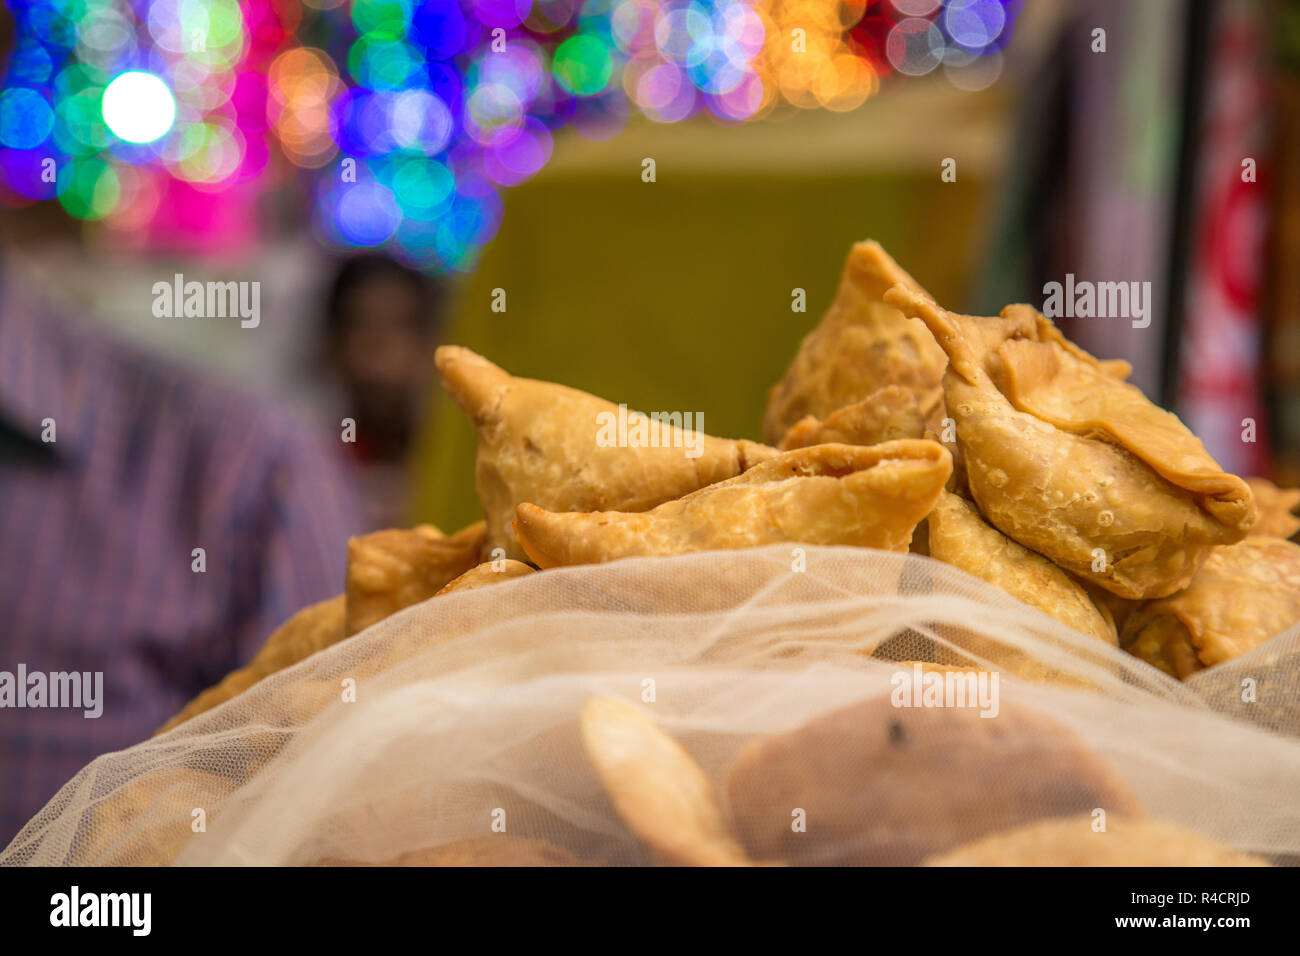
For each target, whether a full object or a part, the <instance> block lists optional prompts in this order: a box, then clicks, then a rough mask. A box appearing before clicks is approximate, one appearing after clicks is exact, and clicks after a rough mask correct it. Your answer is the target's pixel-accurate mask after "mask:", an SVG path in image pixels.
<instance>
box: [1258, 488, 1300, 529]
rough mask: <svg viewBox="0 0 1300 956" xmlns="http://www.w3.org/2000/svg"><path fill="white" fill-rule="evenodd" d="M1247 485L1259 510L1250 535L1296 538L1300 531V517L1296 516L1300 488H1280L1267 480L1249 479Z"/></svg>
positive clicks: (1299, 502)
mask: <svg viewBox="0 0 1300 956" xmlns="http://www.w3.org/2000/svg"><path fill="white" fill-rule="evenodd" d="M1246 484H1248V485H1250V490H1251V493H1252V494H1254V496H1255V507H1256V508H1257V509H1258V510H1259V517H1258V518H1257V519H1256V521H1255V525H1254V527H1252V528H1251V529H1250V533H1251V534H1252V535H1262V536H1264V537H1267V538H1292V537H1295V533H1296V532H1297V531H1300V517H1297V516H1296V514H1295V511H1296V509H1297V508H1300V488H1279V487H1278V486H1277V485H1275V484H1273V482H1271V481H1269V480H1268V479H1267V478H1247V479H1246Z"/></svg>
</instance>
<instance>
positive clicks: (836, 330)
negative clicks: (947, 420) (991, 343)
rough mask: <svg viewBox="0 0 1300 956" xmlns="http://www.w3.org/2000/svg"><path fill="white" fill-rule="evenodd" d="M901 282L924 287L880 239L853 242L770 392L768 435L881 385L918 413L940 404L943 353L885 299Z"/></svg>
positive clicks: (775, 437)
mask: <svg viewBox="0 0 1300 956" xmlns="http://www.w3.org/2000/svg"><path fill="white" fill-rule="evenodd" d="M899 283H902V284H903V285H905V286H907V287H908V288H910V289H913V290H915V291H916V292H918V293H923V292H924V290H923V289H922V288H921V286H920V285H919V284H918V283H917V282H916V280H915V279H913V278H912V277H911V276H910V275H908V274H907V273H906V272H904V271H903V270H902V269H901V268H900V267H899V265H898V263H896V262H895V261H894V260H893V259H891V258H890V257H889V254H888V253H887V252H885V250H884V249H882V248H881V247H880V244H879V243H877V242H874V241H870V240H868V241H866V242H859V243H855V244H854V246H853V248H852V249H850V250H849V256H848V259H847V261H846V262H845V263H844V275H843V277H842V278H841V279H840V287H839V292H838V293H837V295H836V297H835V301H834V303H832V304H831V307H830V309H829V310H827V312H826V314H825V315H824V316H823V317H822V320H821V322H820V323H818V325H817V327H816V328H815V329H813V330H812V331H811V332H810V333H808V336H807V338H805V339H804V340H803V342H802V343H801V344H800V346H799V351H798V352H797V353H796V354H795V357H794V360H793V361H792V362H791V363H790V368H789V371H787V372H786V374H785V378H784V379H782V380H781V381H780V382H779V383H777V384H776V385H775V386H774V387H773V388H772V392H771V395H770V396H769V397H768V402H767V413H766V415H765V417H764V419H763V435H764V437H765V438H766V440H767V441H769V442H777V441H780V440H781V437H782V436H783V435H785V434H786V433H787V432H788V431H789V430H790V429H791V428H792V427H793V426H794V425H795V424H796V423H798V422H799V421H800V420H801V419H803V418H804V417H806V416H808V415H812V416H814V417H815V418H819V419H825V418H827V417H829V416H830V415H831V414H832V413H833V412H836V411H838V410H839V409H841V408H844V407H845V406H846V405H853V404H855V403H857V402H860V401H862V400H864V399H866V398H867V397H869V396H870V395H872V393H874V392H876V391H877V390H878V389H880V388H883V387H884V386H886V385H897V386H899V387H901V388H904V389H906V390H907V391H908V392H910V393H911V394H912V395H913V397H914V398H915V400H916V406H917V408H918V409H919V411H920V414H921V416H922V418H923V419H928V418H930V417H931V416H932V415H934V414H935V413H936V412H937V411H938V410H939V409H940V406H941V404H942V402H943V388H942V386H941V382H942V380H943V370H944V366H945V365H947V358H946V357H945V356H944V353H943V349H941V348H939V346H938V345H937V344H936V343H935V341H934V337H933V336H932V335H931V334H930V333H929V332H928V331H927V330H926V329H925V327H924V326H923V325H922V324H921V323H920V322H918V321H916V320H915V319H912V318H907V317H905V316H904V315H903V314H902V313H901V312H900V311H899V310H898V308H897V307H895V306H893V305H890V304H888V303H886V302H885V301H884V295H885V292H886V290H888V289H889V288H890V287H892V286H894V285H896V284H899ZM939 417H942V416H939Z"/></svg>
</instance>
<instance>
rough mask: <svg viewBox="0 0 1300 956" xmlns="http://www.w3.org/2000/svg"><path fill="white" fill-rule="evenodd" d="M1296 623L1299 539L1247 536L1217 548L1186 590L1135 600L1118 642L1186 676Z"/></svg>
mask: <svg viewBox="0 0 1300 956" xmlns="http://www.w3.org/2000/svg"><path fill="white" fill-rule="evenodd" d="M1298 623H1300V545H1296V544H1293V543H1292V542H1290V541H1286V540H1283V539H1282V538H1261V537H1254V536H1252V537H1249V538H1247V539H1246V540H1245V541H1243V542H1241V543H1240V544H1234V545H1229V546H1226V547H1222V548H1214V549H1213V550H1212V551H1211V552H1210V556H1209V557H1208V558H1207V559H1206V561H1205V564H1203V565H1202V566H1201V569H1200V570H1199V571H1197V572H1196V576H1195V577H1194V578H1192V583H1191V584H1190V585H1188V587H1187V589H1186V590H1185V591H1180V592H1178V593H1177V594H1173V595H1170V596H1169V597H1167V598H1162V599H1160V600H1158V601H1148V602H1146V603H1145V604H1143V605H1142V606H1141V607H1140V608H1138V610H1137V611H1135V612H1134V613H1133V614H1132V615H1131V616H1130V617H1129V619H1128V620H1127V621H1126V622H1125V624H1124V631H1123V634H1122V640H1121V643H1122V645H1123V646H1124V648H1125V649H1126V650H1128V651H1129V652H1130V653H1132V654H1134V655H1136V656H1137V657H1140V658H1142V659H1143V660H1144V661H1146V662H1147V663H1149V664H1152V665H1154V666H1155V667H1158V668H1160V669H1161V670H1162V671H1164V672H1165V673H1167V674H1172V675H1173V676H1174V677H1177V678H1180V679H1183V680H1185V679H1187V678H1188V677H1190V676H1191V675H1192V674H1194V673H1196V672H1197V671H1199V670H1201V669H1202V668H1205V667H1213V666H1214V665H1215V664H1222V663H1223V662H1224V661H1228V660H1231V659H1232V658H1234V657H1239V656H1241V655H1242V654H1245V653H1246V652H1247V651H1251V650H1254V649H1255V648H1256V647H1258V646H1259V645H1260V644H1263V643H1264V642H1265V641H1268V640H1269V639H1271V638H1273V637H1274V636H1276V635H1278V634H1280V633H1282V632H1283V631H1285V630H1287V629H1288V628H1289V627H1291V626H1292V625H1294V624H1298Z"/></svg>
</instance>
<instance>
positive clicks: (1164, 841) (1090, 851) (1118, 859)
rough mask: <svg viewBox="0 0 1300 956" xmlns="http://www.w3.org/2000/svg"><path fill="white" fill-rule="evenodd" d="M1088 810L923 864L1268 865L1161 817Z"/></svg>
mask: <svg viewBox="0 0 1300 956" xmlns="http://www.w3.org/2000/svg"><path fill="white" fill-rule="evenodd" d="M1094 822H1095V821H1094V819H1093V817H1092V815H1091V814H1084V815H1081V816H1075V817H1064V818H1062V819H1058V820H1041V821H1039V822H1036V823H1030V824H1027V825H1026V826H1021V827H1016V828H1015V829H1012V830H1005V831H1003V832H1001V833H995V834H993V835H992V836H987V837H983V838H982V839H979V840H975V841H974V842H972V843H967V844H965V845H964V846H959V847H957V848H956V849H955V850H951V851H949V852H948V853H944V854H941V855H939V856H935V857H931V858H930V859H928V860H926V861H925V865H926V866H1268V865H1269V864H1268V862H1267V861H1266V860H1262V859H1260V858H1259V857H1257V856H1252V855H1250V854H1249V853H1240V852H1238V851H1237V850H1234V849H1232V847H1230V846H1225V845H1224V844H1222V843H1220V842H1218V841H1217V840H1212V839H1210V838H1209V837H1206V836H1202V835H1201V834H1199V833H1197V832H1196V831H1194V830H1186V829H1184V828H1182V827H1179V826H1175V825H1174V824H1172V823H1165V822H1164V821H1162V820H1150V819H1140V820H1127V819H1124V818H1123V817H1116V816H1108V817H1107V819H1106V829H1105V830H1103V831H1100V832H1097V831H1094V830H1093V824H1094Z"/></svg>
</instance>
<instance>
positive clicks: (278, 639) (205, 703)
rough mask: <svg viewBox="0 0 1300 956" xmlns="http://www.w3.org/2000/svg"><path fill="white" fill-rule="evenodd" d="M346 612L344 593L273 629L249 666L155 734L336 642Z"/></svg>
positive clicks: (214, 688)
mask: <svg viewBox="0 0 1300 956" xmlns="http://www.w3.org/2000/svg"><path fill="white" fill-rule="evenodd" d="M344 614H345V601H344V597H343V595H342V594H340V595H337V596H336V597H332V598H330V599H329V600H328V601H321V602H320V603H318V604H312V605H310V606H309V607H305V608H303V609H302V610H301V611H299V612H298V613H297V614H295V615H294V616H293V617H291V618H289V620H287V621H285V622H284V623H283V624H281V625H280V626H279V627H278V628H276V629H275V631H274V632H272V634H271V636H270V637H268V638H267V639H266V642H265V643H264V644H263V645H262V647H261V648H260V649H259V650H258V652H257V653H256V654H255V655H253V659H252V660H251V661H249V662H248V664H247V666H245V667H241V668H240V669H239V670H236V671H231V672H230V673H229V674H227V675H226V676H225V677H224V678H223V679H222V680H221V682H220V683H219V684H216V685H214V686H212V687H209V688H208V689H207V690H205V691H204V692H203V693H201V694H199V695H198V696H197V697H195V698H194V699H193V700H192V701H190V702H189V703H188V704H186V705H185V707H184V709H182V710H181V712H180V713H179V714H177V715H176V716H175V717H173V718H172V719H171V720H169V721H167V723H165V724H163V725H162V726H161V727H160V728H158V730H157V731H155V733H154V736H157V735H158V734H163V733H166V732H167V731H169V730H171V729H172V728H173V727H176V726H178V725H180V724H183V723H185V721H187V720H189V719H190V718H191V717H196V716H198V715H199V714H201V713H203V712H204V711H208V710H211V709H212V708H213V707H216V706H217V705H218V704H224V703H225V702H226V701H228V700H230V699H231V698H233V697H237V696H239V695H240V694H242V693H243V692H244V691H246V690H247V689H248V688H250V687H252V686H253V685H254V684H256V683H257V682H258V681H260V680H261V679H262V678H263V677H267V676H269V675H271V674H274V673H275V672H276V671H279V670H283V669H284V668H286V667H291V666H293V665H294V664H297V663H298V662H299V661H302V660H306V659H307V658H308V657H311V655H313V654H315V653H316V652H317V651H319V650H324V649H325V648H327V647H329V646H330V645H331V644H337V643H338V642H339V641H341V640H343V638H344V636H345V634H344V629H343V620H344Z"/></svg>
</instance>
